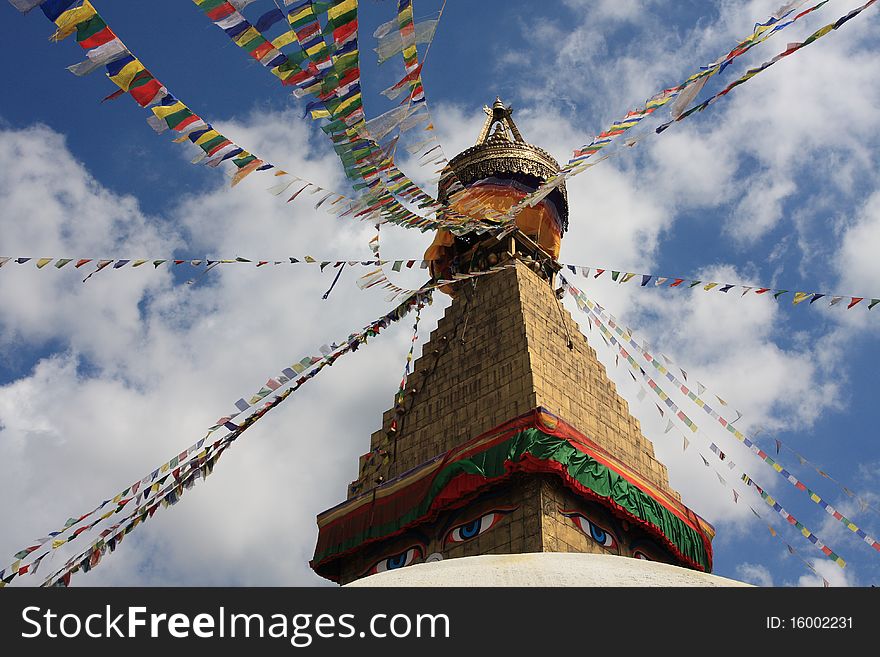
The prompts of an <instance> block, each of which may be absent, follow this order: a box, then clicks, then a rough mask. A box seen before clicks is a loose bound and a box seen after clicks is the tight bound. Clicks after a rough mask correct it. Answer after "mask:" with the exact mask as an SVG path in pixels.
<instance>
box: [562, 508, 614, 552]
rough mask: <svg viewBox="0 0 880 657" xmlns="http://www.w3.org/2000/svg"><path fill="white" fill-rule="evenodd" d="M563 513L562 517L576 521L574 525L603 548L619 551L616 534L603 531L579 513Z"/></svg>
mask: <svg viewBox="0 0 880 657" xmlns="http://www.w3.org/2000/svg"><path fill="white" fill-rule="evenodd" d="M561 513H562V515H564V516H566V517H568V518H571V519H572V520H573V521H574V524H576V525H577V526H578V529H580V530H581V531H582V532H583V533H584V534H586V535H587V536H589V537H590V538H592V539H593V540H594V541H595V542H596V543H598V544H599V545H601V546H602V547H605V548H608V549H609V550H616V549H617V539H616V538H614V534H612V533H611V532H609V531H608V530H606V529H603V528H602V527H600V526H599V525H597V524H596V523H595V522H593V521H592V520H590V519H589V518H587V516H585V515H584V514H582V513H579V512H577V511H561Z"/></svg>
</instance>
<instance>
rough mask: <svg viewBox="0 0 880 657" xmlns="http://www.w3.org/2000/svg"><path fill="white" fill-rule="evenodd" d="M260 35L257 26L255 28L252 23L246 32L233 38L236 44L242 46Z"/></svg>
mask: <svg viewBox="0 0 880 657" xmlns="http://www.w3.org/2000/svg"><path fill="white" fill-rule="evenodd" d="M258 36H260V33H259V32H257V28H255V27H254V26H253V25H251V26H250V27H249V28H248V29H246V30H245V31H244V32H242V33H241V34H239V35H238V36H237V37H235V38H234V39H233V41H235V43H236V44H238V45H239V46H241V45H244V44H246V43H247V42H249V41H253V40H254V39H256V38H257V37H258Z"/></svg>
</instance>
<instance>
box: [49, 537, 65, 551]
mask: <svg viewBox="0 0 880 657" xmlns="http://www.w3.org/2000/svg"><path fill="white" fill-rule="evenodd" d="M65 543H67V541H62V540H60V539H56V540H54V541H52V549H53V550H57V549H58V548H60V547H61V546H62V545H64V544H65Z"/></svg>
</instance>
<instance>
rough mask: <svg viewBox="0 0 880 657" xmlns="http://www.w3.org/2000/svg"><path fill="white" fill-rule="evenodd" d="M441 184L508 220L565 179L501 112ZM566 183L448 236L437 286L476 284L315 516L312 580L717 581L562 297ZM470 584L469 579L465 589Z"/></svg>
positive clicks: (696, 530) (456, 198)
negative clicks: (597, 559)
mask: <svg viewBox="0 0 880 657" xmlns="http://www.w3.org/2000/svg"><path fill="white" fill-rule="evenodd" d="M484 109H485V111H486V114H487V118H486V122H485V125H484V127H483V130H482V131H481V134H480V136H479V138H478V140H477V143H476V145H475V146H473V147H471V148H469V149H467V150H465V151H464V152H462V153H460V154H459V155H457V156H456V157H454V158H453V159H452V160H451V161H450V162H449V165H448V166H447V167H446V169H445V170H444V172H443V175H442V177H441V180H440V188H439V198H440V200H441V201H443V202H444V203H446V204H447V205H449V206H450V207H451V208H453V209H455V210H458V211H461V212H468V213H470V214H472V215H473V214H474V212H475V211H476V212H479V211H486V212H492V211H496V212H503V211H505V210H507V209H508V208H509V207H511V206H512V205H513V204H515V203H516V202H517V201H519V200H520V199H521V198H523V197H524V196H525V195H526V194H528V193H529V192H531V191H533V190H535V189H537V188H538V186H539V185H540V184H541V183H543V182H544V181H546V180H547V179H548V178H549V177H550V176H552V175H553V174H555V173H556V172H557V171H558V169H559V165H558V163H557V162H556V161H555V160H553V158H552V157H551V156H550V155H549V154H548V153H546V152H545V151H543V150H541V149H540V148H537V147H535V146H532V145H530V144H527V143H526V142H525V141H524V140H523V137H522V135H521V134H520V132H519V130H518V129H517V127H516V125H515V124H514V122H513V120H512V116H511V110H510V109H509V108H507V107H505V106H504V105H503V103H501V101H500V100H498V101H496V102H495V104H494V106H493V107H492V108H488V107H487V108H484ZM567 224H568V201H567V195H566V190H565V187H564V185H560V186H559V187H557V188H556V189H554V190H553V191H552V192H551V193H550V194H549V195H547V196H546V197H545V198H544V199H543V200H542V201H541V202H540V203H537V204H536V205H534V206H533V207H527V208H526V209H525V210H524V211H523V212H521V213H520V214H519V215H518V217H517V228H516V230H515V231H513V232H510V233H508V234H507V235H504V236H503V237H500V238H499V237H486V236H474V235H473V234H470V235H468V236H466V237H456V236H454V235H452V234H450V233H446V232H444V231H439V232H438V234H437V237H436V239H435V240H434V243H433V244H432V245H431V247H430V248H429V250H428V253H427V254H426V259H430V260H431V261H432V273H433V274H434V275H435V276H437V277H441V278H447V277H449V275H450V274H453V273H456V272H458V273H467V272H468V271H484V270H486V269H488V268H489V267H493V266H494V267H498V266H503V268H501V269H499V270H498V271H497V272H495V273H492V274H490V275H484V276H478V277H474V278H471V279H468V280H464V281H460V282H458V283H456V284H454V286H452V287H451V288H450V289H448V290H447V291H448V292H449V293H450V294H452V295H453V301H452V304H451V305H450V306H449V307H448V308H447V310H446V313H445V315H444V316H443V318H442V319H441V320H440V321H439V323H438V325H437V328H436V329H435V330H434V331H433V332H432V333H431V335H430V339H429V340H428V342H427V343H426V344H425V345H424V347H423V351H422V356H421V357H420V358H418V359H417V360H416V361H415V364H414V368H413V373H412V375H411V376H410V378H409V380H408V384H407V387H406V390H405V391H404V395H403V396H402V398H401V399H398V401H397V403H396V404H395V406H394V407H393V408H391V409H390V410H388V411H386V412H385V413H384V415H383V417H382V427H381V428H380V429H379V430H378V431H376V432H375V433H373V435H372V436H371V439H370V451H369V452H367V453H366V454H365V455H363V456H362V457H361V458H360V464H359V466H360V468H359V472H360V475H359V478H358V479H357V480H356V481H354V482H352V483H351V485H350V486H349V489H348V498H347V500H346V501H344V502H342V503H341V504H339V505H337V506H335V507H333V508H331V509H328V510H327V511H325V512H323V513H321V514H320V515H319V516H318V529H319V532H318V543H317V547H316V549H315V556H314V559H313V560H312V562H311V565H312V568H313V569H314V570H315V571H316V572H317V573H318V574H319V575H322V576H323V577H326V578H328V579H331V580H333V581H335V582H339V583H342V584H346V583H349V582H352V581H355V580H358V579H360V578H363V577H365V576H368V575H372V574H375V573H380V572H383V571H390V570H395V569H398V568H403V567H406V566H410V565H413V564H419V563H423V562H434V561H441V560H448V559H455V558H457V557H469V556H475V555H505V554H506V555H515V554H526V553H548V552H557V553H598V554H609V555H616V556H620V557H634V558H637V559H645V560H650V561H657V562H664V563H667V564H672V565H676V566H682V567H685V568H689V569H693V570H696V571H702V572H710V571H711V568H712V547H711V540H712V537H713V535H714V531H713V529H712V527H711V526H710V525H709V524H708V523H707V522H706V521H705V520H703V519H702V518H700V517H699V516H698V515H697V514H695V513H694V512H693V511H691V510H690V509H688V508H687V507H686V506H684V505H683V504H682V502H681V498H680V496H679V494H678V493H677V492H675V491H674V490H672V488H671V487H670V485H669V480H668V477H667V472H666V467H665V466H664V465H663V464H662V463H660V462H659V461H658V460H657V459H656V458H655V456H654V450H653V446H652V444H651V442H650V441H648V440H647V439H646V438H645V437H644V436H643V435H642V432H641V429H640V427H639V422H638V420H636V419H635V418H633V417H632V415H630V413H629V409H628V406H627V403H626V401H624V400H623V399H622V398H621V397H620V396H619V395H618V394H617V391H616V389H615V386H614V384H613V383H612V382H611V380H610V379H609V378H608V376H607V374H606V372H605V369H604V367H603V366H602V364H601V363H600V362H599V361H598V360H597V358H596V352H595V351H594V350H593V349H592V348H591V347H590V345H589V344H588V342H587V340H586V338H585V337H584V336H583V334H582V333H581V332H580V329H579V327H578V325H577V324H576V323H575V321H574V320H573V319H572V317H571V316H570V315H569V313H568V312H567V311H566V310H565V309H564V308H563V306H562V304H561V303H560V301H559V298H558V297H557V293H556V291H555V290H554V283H556V282H557V280H556V278H557V277H556V274H557V271H558V269H559V265H558V264H557V263H556V258H557V256H558V254H559V244H560V239H561V237H562V235H563V234H564V232H565V230H566V229H567ZM462 583H464V582H462Z"/></svg>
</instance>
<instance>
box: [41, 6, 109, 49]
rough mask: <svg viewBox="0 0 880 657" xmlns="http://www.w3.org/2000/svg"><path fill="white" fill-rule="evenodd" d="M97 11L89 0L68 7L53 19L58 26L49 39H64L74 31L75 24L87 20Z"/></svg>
mask: <svg viewBox="0 0 880 657" xmlns="http://www.w3.org/2000/svg"><path fill="white" fill-rule="evenodd" d="M97 13H98V12H96V11H95V8H94V7H92V3H91V2H89V0H86V1H85V2H84V3H83V4H82V6H80V7H74V8H73V9H68V10H67V11H65V12H64V13H63V14H61V15H60V16H59V17H58V18H56V19H55V25H57V26H58V29H57V30H56V31H55V34H53V35H52V36H51V40H52V41H61V40H62V39H66V38H67V37H69V36H70V35H71V34H73V33H74V32H75V31H76V26H77V25H79V24H80V23H82V22H83V21H87V20H88V19H90V18H91V17H92V16H95V15H96V14H97Z"/></svg>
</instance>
